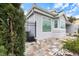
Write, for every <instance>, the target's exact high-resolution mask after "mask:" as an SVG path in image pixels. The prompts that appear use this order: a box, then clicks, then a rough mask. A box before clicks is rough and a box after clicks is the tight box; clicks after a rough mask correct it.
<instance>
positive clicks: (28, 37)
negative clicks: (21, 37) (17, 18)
mask: <svg viewBox="0 0 79 59" xmlns="http://www.w3.org/2000/svg"><path fill="white" fill-rule="evenodd" d="M29 33H30V32H26V38H27V39H26V42H36V39H35V37H34V36H30V35H29Z"/></svg>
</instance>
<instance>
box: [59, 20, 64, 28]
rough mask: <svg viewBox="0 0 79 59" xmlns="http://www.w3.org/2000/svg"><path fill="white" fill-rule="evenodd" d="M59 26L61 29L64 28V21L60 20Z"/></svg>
mask: <svg viewBox="0 0 79 59" xmlns="http://www.w3.org/2000/svg"><path fill="white" fill-rule="evenodd" d="M60 27H61V28H63V29H64V28H65V23H64V22H63V21H60Z"/></svg>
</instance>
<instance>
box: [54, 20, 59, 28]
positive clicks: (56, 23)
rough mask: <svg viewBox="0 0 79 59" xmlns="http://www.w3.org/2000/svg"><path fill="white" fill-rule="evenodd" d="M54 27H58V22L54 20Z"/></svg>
mask: <svg viewBox="0 0 79 59" xmlns="http://www.w3.org/2000/svg"><path fill="white" fill-rule="evenodd" d="M54 27H55V28H57V27H58V20H54Z"/></svg>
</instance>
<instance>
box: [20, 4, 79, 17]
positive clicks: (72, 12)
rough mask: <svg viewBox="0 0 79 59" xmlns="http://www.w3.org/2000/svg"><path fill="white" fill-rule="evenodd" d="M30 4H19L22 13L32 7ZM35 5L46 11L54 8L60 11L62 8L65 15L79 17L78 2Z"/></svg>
mask: <svg viewBox="0 0 79 59" xmlns="http://www.w3.org/2000/svg"><path fill="white" fill-rule="evenodd" d="M32 5H33V3H24V4H22V5H21V8H22V9H23V10H24V13H25V14H27V12H28V11H29V9H31V8H32ZM36 5H37V6H38V7H40V8H42V9H46V10H48V11H50V10H56V11H57V12H60V11H62V10H63V12H64V13H65V14H66V15H67V16H74V17H76V18H79V3H36Z"/></svg>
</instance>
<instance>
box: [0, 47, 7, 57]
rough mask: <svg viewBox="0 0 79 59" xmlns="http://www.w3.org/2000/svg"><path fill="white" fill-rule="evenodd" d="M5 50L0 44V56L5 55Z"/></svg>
mask: <svg viewBox="0 0 79 59" xmlns="http://www.w3.org/2000/svg"><path fill="white" fill-rule="evenodd" d="M6 52H7V50H6V49H5V47H4V46H0V56H5V55H7V53H6Z"/></svg>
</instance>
